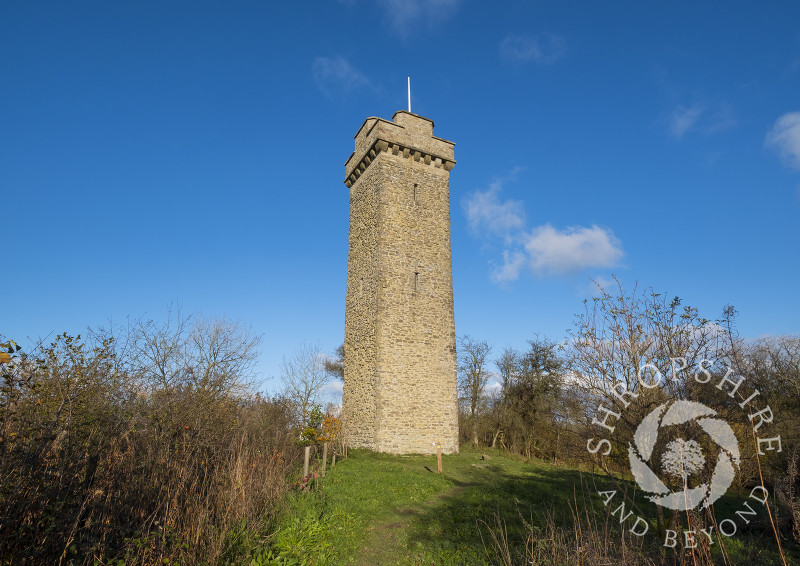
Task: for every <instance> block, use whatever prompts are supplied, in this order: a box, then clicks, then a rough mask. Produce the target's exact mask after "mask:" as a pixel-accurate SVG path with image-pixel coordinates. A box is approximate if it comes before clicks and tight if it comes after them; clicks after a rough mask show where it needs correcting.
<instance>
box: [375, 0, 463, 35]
mask: <svg viewBox="0 0 800 566" xmlns="http://www.w3.org/2000/svg"><path fill="white" fill-rule="evenodd" d="M461 4H462V0H379V2H378V5H379V6H380V7H381V8H382V9H383V14H384V19H385V21H386V23H387V25H388V26H389V29H391V30H392V32H393V33H394V34H395V35H398V36H400V37H402V38H406V37H408V36H410V35H412V34H413V33H414V32H415V31H418V30H420V29H426V30H431V29H434V28H436V27H438V26H440V25H441V24H443V23H444V22H446V21H447V20H449V19H450V18H451V17H452V16H453V15H454V14H455V13H456V11H457V10H458V8H459V7H460V6H461Z"/></svg>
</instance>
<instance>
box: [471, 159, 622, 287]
mask: <svg viewBox="0 0 800 566" xmlns="http://www.w3.org/2000/svg"><path fill="white" fill-rule="evenodd" d="M519 171H520V169H519V168H517V169H514V171H512V173H511V174H510V175H509V176H508V177H505V178H502V179H498V180H495V181H493V182H492V183H491V184H490V185H489V188H488V189H487V190H486V191H477V192H475V193H473V194H472V195H471V196H470V197H469V198H467V199H466V200H465V201H464V203H463V204H464V211H465V213H466V216H467V221H468V222H469V225H470V228H471V229H472V230H473V231H474V232H475V233H476V234H478V235H482V236H485V237H491V236H501V237H502V238H503V243H504V249H503V252H502V257H503V262H502V265H500V266H499V267H496V268H494V269H493V270H492V272H491V279H492V281H494V282H495V283H500V284H502V283H507V282H509V281H515V280H517V279H518V278H519V276H520V273H521V272H522V271H523V270H525V269H529V270H530V271H531V272H532V273H533V274H534V275H539V276H541V275H562V274H567V273H570V272H575V271H580V270H583V269H588V268H606V267H612V266H614V265H617V263H618V262H619V260H620V259H621V258H622V256H623V251H622V245H621V243H620V241H619V239H617V237H616V236H614V234H613V232H612V231H611V230H609V229H607V228H601V227H600V226H596V225H593V226H591V227H589V228H587V227H584V226H572V227H568V228H566V229H563V230H559V229H557V228H554V227H553V226H551V225H550V224H544V225H542V226H537V227H535V228H533V229H532V230H528V229H527V228H526V226H525V208H524V205H523V203H522V202H520V201H514V200H502V199H501V195H500V193H501V191H502V187H503V184H504V183H505V182H506V181H508V180H509V179H513V178H514V177H515V176H516V174H517V173H518V172H519Z"/></svg>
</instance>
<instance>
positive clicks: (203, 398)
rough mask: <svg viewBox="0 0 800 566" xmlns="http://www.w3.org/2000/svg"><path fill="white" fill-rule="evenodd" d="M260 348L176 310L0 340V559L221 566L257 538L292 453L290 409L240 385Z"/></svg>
mask: <svg viewBox="0 0 800 566" xmlns="http://www.w3.org/2000/svg"><path fill="white" fill-rule="evenodd" d="M115 334H116V336H115ZM257 342H258V341H257V340H256V339H254V338H253V337H251V336H250V335H249V333H248V332H247V331H246V330H244V329H242V328H241V327H240V326H239V325H238V324H236V323H231V322H229V321H202V320H192V319H190V318H181V317H180V316H178V317H177V318H176V319H173V320H172V322H171V323H168V324H166V325H164V326H156V325H154V324H153V323H151V322H138V323H136V324H135V325H132V326H131V327H130V328H127V329H125V331H124V332H122V333H120V332H119V331H118V329H117V330H116V331H115V332H111V331H100V332H96V333H93V334H92V336H91V337H90V338H89V339H88V340H82V339H81V338H80V337H71V336H68V335H66V334H64V335H60V336H58V337H57V338H56V339H55V340H53V341H52V342H51V343H50V344H48V345H40V346H39V347H36V348H32V349H31V351H29V352H27V353H25V352H24V351H18V349H17V347H15V345H14V344H11V343H8V344H6V348H7V349H11V350H13V353H12V354H13V355H12V359H11V360H10V362H9V363H6V364H4V365H3V366H0V367H2V369H3V372H2V373H3V376H2V379H3V382H2V391H1V392H0V564H56V563H57V564H75V565H78V564H123V563H125V564H162V563H172V564H210V563H227V562H234V561H237V560H238V559H240V557H241V554H242V553H243V552H246V551H247V549H248V547H250V546H252V545H253V544H258V542H259V537H264V536H266V534H268V532H269V530H270V527H271V524H270V523H271V521H272V520H273V519H274V516H275V512H276V509H277V505H278V504H279V503H280V501H281V499H282V496H283V494H284V493H285V492H286V490H287V489H288V484H287V476H288V475H289V474H288V472H289V470H290V468H291V467H292V466H293V465H294V464H295V463H296V462H297V450H298V449H297V447H296V443H295V442H294V439H293V437H292V435H291V433H290V431H291V420H290V419H291V411H290V408H289V407H288V405H287V404H286V403H285V402H283V401H281V400H276V399H267V398H263V397H261V396H259V395H255V394H252V393H251V388H250V387H249V385H248V383H247V379H248V377H249V374H248V371H249V369H250V368H251V366H252V361H253V360H254V359H255V358H254V352H255V347H256V345H257ZM9 347H10V348H9ZM123 561H124V562H123Z"/></svg>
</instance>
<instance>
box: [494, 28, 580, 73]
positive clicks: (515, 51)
mask: <svg viewBox="0 0 800 566" xmlns="http://www.w3.org/2000/svg"><path fill="white" fill-rule="evenodd" d="M566 53H567V41H566V39H564V38H563V37H561V36H560V35H556V34H553V33H541V34H538V35H509V36H507V37H506V38H505V39H504V40H503V41H502V42H501V43H500V57H501V58H502V59H504V60H506V61H513V62H520V63H528V62H534V63H539V64H541V65H552V64H553V63H555V62H556V61H558V60H559V59H561V58H562V57H564V55H566Z"/></svg>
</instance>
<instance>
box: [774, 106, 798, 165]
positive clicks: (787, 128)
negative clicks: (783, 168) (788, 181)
mask: <svg viewBox="0 0 800 566" xmlns="http://www.w3.org/2000/svg"><path fill="white" fill-rule="evenodd" d="M765 143H766V145H767V146H769V147H774V148H775V149H777V150H778V153H780V155H781V157H782V158H783V159H784V161H785V162H786V163H787V164H788V165H789V167H792V168H794V169H800V112H788V113H786V114H784V115H783V116H781V117H780V118H778V119H777V120H776V121H775V124H774V125H773V126H772V128H771V129H770V131H769V132H767V139H766V141H765Z"/></svg>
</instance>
